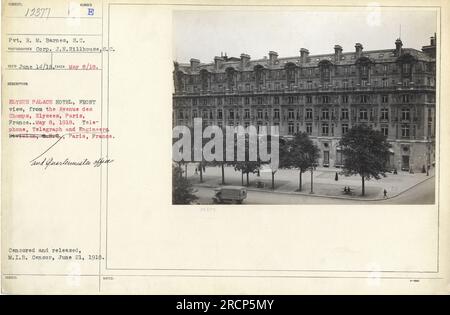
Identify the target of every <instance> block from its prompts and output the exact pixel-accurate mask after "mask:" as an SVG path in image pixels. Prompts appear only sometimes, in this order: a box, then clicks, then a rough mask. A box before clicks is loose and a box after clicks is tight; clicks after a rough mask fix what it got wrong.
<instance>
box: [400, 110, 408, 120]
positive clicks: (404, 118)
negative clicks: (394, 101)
mask: <svg viewBox="0 0 450 315" xmlns="http://www.w3.org/2000/svg"><path fill="white" fill-rule="evenodd" d="M409 118H410V110H409V108H402V120H409Z"/></svg>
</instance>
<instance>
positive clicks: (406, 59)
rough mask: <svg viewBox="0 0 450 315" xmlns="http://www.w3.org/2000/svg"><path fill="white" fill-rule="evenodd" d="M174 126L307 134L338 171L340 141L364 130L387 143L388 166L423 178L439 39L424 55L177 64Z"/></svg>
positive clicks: (429, 155) (405, 51) (358, 50)
mask: <svg viewBox="0 0 450 315" xmlns="http://www.w3.org/2000/svg"><path fill="white" fill-rule="evenodd" d="M174 65H175V69H174V73H173V74H174V87H175V89H174V94H173V124H174V125H185V126H193V121H194V118H196V117H200V118H202V121H203V123H204V125H218V126H220V127H224V126H226V125H228V126H238V125H241V126H244V127H247V126H249V125H254V126H257V127H258V128H259V127H260V126H267V127H269V126H271V125H278V126H279V128H280V135H281V136H283V137H291V136H293V135H294V134H295V133H297V132H300V131H302V132H306V133H308V134H309V135H310V137H311V138H312V139H313V140H314V141H315V142H316V143H317V145H318V146H319V148H320V152H321V154H320V159H319V165H320V166H325V167H327V166H331V167H340V166H341V165H342V154H341V151H340V148H339V140H340V138H341V136H342V135H343V134H345V133H346V132H347V131H348V130H349V129H350V128H351V127H352V126H354V125H356V124H368V125H370V126H371V127H373V128H374V129H377V130H380V131H381V132H383V134H385V135H386V137H387V139H388V140H389V142H390V143H391V144H392V150H391V156H390V159H389V161H388V163H389V166H390V167H391V168H395V169H399V170H400V169H402V170H410V171H420V170H422V169H423V167H425V166H426V165H430V164H433V163H434V152H435V149H434V147H435V141H434V139H435V126H436V106H435V105H436V35H435V36H433V37H431V39H430V44H429V45H427V46H423V47H422V49H421V50H417V49H413V48H403V43H402V41H401V40H400V39H397V40H396V41H395V46H394V45H393V47H392V49H383V50H372V51H364V50H363V46H362V45H361V44H360V43H357V44H356V45H355V50H354V51H353V52H343V49H342V47H341V46H339V45H336V46H334V53H331V54H324V55H310V54H309V51H308V50H307V49H304V48H302V49H300V54H299V56H296V57H290V58H279V57H278V54H277V53H276V52H274V51H270V52H269V55H268V56H267V57H264V58H263V59H258V60H252V59H251V58H250V56H249V55H247V54H241V56H240V58H235V57H228V56H226V55H225V56H223V55H222V56H220V57H215V58H214V62H213V63H200V61H199V60H197V59H191V60H190V64H181V63H177V62H175V64H174Z"/></svg>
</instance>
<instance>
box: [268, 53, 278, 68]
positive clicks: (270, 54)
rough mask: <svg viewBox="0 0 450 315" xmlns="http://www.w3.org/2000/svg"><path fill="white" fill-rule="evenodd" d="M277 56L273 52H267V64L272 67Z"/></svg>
mask: <svg viewBox="0 0 450 315" xmlns="http://www.w3.org/2000/svg"><path fill="white" fill-rule="evenodd" d="M277 58H278V54H277V53H276V52H275V51H269V64H270V65H274V64H275V62H276V61H277Z"/></svg>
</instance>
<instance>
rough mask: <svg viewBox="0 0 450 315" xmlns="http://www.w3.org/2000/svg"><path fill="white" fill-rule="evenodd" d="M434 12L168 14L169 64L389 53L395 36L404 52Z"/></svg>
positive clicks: (425, 39) (416, 42)
mask: <svg viewBox="0 0 450 315" xmlns="http://www.w3.org/2000/svg"><path fill="white" fill-rule="evenodd" d="M437 17H438V14H437V12H436V9H433V8H426V9H425V8H424V9H422V8H421V9H417V8H408V9H405V8H401V9H397V8H380V7H378V6H370V7H362V8H352V9H349V8H327V9H326V11H324V10H323V9H318V8H317V7H312V8H311V7H309V8H301V7H296V8H292V7H291V8H289V10H288V9H287V8H267V7H265V8H263V9H259V10H255V9H254V8H253V9H252V8H246V7H239V9H233V10H230V9H227V10H226V9H224V8H221V9H214V10H191V11H175V12H174V14H173V41H174V56H173V58H174V60H176V61H178V62H181V63H184V62H186V63H189V60H190V59H191V58H197V59H200V61H201V62H202V63H210V62H213V60H214V56H220V54H221V52H224V53H225V52H226V53H227V55H228V56H229V57H231V56H233V57H239V56H240V54H241V53H246V54H249V55H250V56H251V58H252V59H260V58H263V57H264V56H267V55H268V52H269V51H271V50H273V51H276V52H277V53H278V56H279V57H280V58H282V57H293V56H298V55H299V54H300V53H299V50H300V48H302V47H304V48H307V49H308V50H309V52H310V55H317V54H327V53H334V45H336V44H338V45H341V46H342V47H343V51H344V52H352V51H354V50H355V43H361V44H362V45H363V47H364V50H376V49H390V48H392V49H394V48H395V44H394V42H395V40H396V39H397V38H398V37H399V36H400V28H401V39H402V42H403V47H404V48H416V49H421V47H422V46H424V45H429V42H430V36H433V35H434V33H435V32H437V27H436V25H437Z"/></svg>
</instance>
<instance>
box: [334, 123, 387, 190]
mask: <svg viewBox="0 0 450 315" xmlns="http://www.w3.org/2000/svg"><path fill="white" fill-rule="evenodd" d="M339 144H340V146H341V149H342V154H343V156H344V166H343V173H344V175H346V176H350V175H354V174H359V175H360V176H361V187H362V188H361V191H362V195H363V196H364V195H365V187H364V181H365V180H366V179H367V180H369V179H371V178H375V179H380V178H381V176H386V175H385V173H386V172H387V168H386V161H387V159H388V156H389V148H390V147H391V145H390V144H389V142H387V140H386V136H384V135H383V134H382V133H381V132H380V131H378V130H374V129H372V128H370V127H368V126H366V125H357V126H355V127H353V128H351V129H350V130H349V131H348V132H347V134H345V135H344V136H343V137H342V139H341V141H340V143H339Z"/></svg>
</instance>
